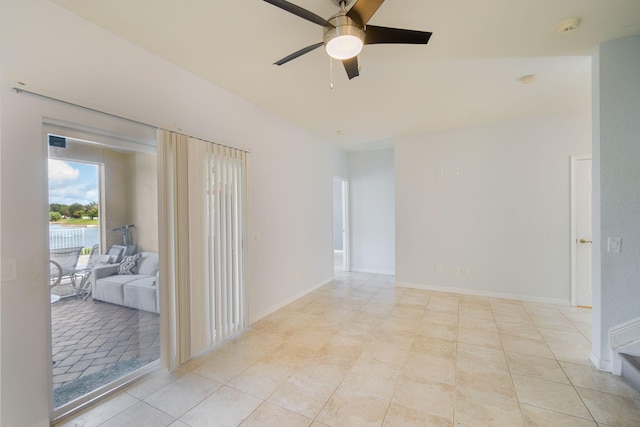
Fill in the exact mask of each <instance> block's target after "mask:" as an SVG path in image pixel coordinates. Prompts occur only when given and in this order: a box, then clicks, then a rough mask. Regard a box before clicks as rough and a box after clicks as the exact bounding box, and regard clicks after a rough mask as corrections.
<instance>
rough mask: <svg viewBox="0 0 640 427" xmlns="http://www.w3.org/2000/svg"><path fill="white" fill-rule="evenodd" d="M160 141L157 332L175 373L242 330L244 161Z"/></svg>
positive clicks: (236, 155)
mask: <svg viewBox="0 0 640 427" xmlns="http://www.w3.org/2000/svg"><path fill="white" fill-rule="evenodd" d="M159 140H160V141H159V182H160V184H159V186H160V198H159V202H160V206H161V209H160V211H161V214H160V221H161V224H162V225H161V227H160V228H161V233H160V234H161V236H160V245H161V264H162V265H161V274H162V276H161V283H163V284H164V285H165V286H164V288H165V289H163V291H162V296H163V299H162V300H161V304H162V310H163V315H164V318H165V319H166V321H165V322H163V327H164V329H163V330H162V331H161V332H162V334H163V337H164V338H165V340H167V341H168V345H165V346H164V347H163V348H164V350H163V356H164V360H165V361H167V362H168V363H167V366H168V367H176V366H179V365H181V364H182V363H184V362H186V361H187V360H189V358H190V357H191V356H192V355H196V354H198V353H201V352H203V351H205V350H207V349H208V348H210V347H211V346H213V345H214V344H216V343H217V342H219V341H220V340H223V339H225V338H226V337H228V336H230V335H233V334H234V333H236V332H238V331H240V330H241V329H243V328H244V327H245V325H246V322H247V318H246V316H247V313H246V309H245V305H246V298H245V291H246V289H245V287H246V268H245V266H246V248H245V245H244V242H245V232H246V231H245V230H246V227H245V223H246V220H247V208H246V206H247V203H246V198H247V169H248V154H247V153H246V152H244V151H241V150H236V149H233V148H229V147H224V146H221V145H217V144H213V143H210V142H207V141H202V140H199V139H195V138H190V137H187V136H184V135H180V134H176V133H174V132H169V131H161V137H160V138H159Z"/></svg>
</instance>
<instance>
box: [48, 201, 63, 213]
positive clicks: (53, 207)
mask: <svg viewBox="0 0 640 427" xmlns="http://www.w3.org/2000/svg"><path fill="white" fill-rule="evenodd" d="M62 209H63V205H61V204H60V203H51V204H49V212H58V213H62Z"/></svg>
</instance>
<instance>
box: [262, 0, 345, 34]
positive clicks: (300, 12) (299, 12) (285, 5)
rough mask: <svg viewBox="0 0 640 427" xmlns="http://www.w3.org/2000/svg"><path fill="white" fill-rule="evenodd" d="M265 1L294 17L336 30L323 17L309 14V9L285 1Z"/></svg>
mask: <svg viewBox="0 0 640 427" xmlns="http://www.w3.org/2000/svg"><path fill="white" fill-rule="evenodd" d="M264 1H266V2H267V3H270V4H272V5H274V6H276V7H279V8H280V9H282V10H286V11H287V12H290V13H293V14H294V15H296V16H299V17H300V18H302V19H306V20H307V21H311V22H313V23H314V24H318V25H321V26H323V27H329V28H335V25H333V24H332V23H331V22H329V21H327V20H326V19H324V18H323V17H321V16H318V15H316V14H315V13H313V12H309V11H308V10H307V9H304V8H302V7H300V6H298V5H295V4H293V3H289V2H288V1H285V0H264Z"/></svg>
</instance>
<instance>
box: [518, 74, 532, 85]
mask: <svg viewBox="0 0 640 427" xmlns="http://www.w3.org/2000/svg"><path fill="white" fill-rule="evenodd" d="M535 81H536V76H535V74H529V75H526V76H522V77H520V83H522V84H525V85H526V84H529V83H533V82H535Z"/></svg>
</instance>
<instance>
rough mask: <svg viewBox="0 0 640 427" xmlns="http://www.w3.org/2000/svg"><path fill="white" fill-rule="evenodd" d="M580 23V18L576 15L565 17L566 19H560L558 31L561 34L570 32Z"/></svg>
mask: <svg viewBox="0 0 640 427" xmlns="http://www.w3.org/2000/svg"><path fill="white" fill-rule="evenodd" d="M579 25H580V18H579V17H577V16H574V17H573V18H568V19H565V20H564V21H560V23H559V24H558V26H557V27H556V31H557V32H559V33H560V34H564V33H568V32H570V31H573V30H575V29H576V28H578V26H579Z"/></svg>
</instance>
